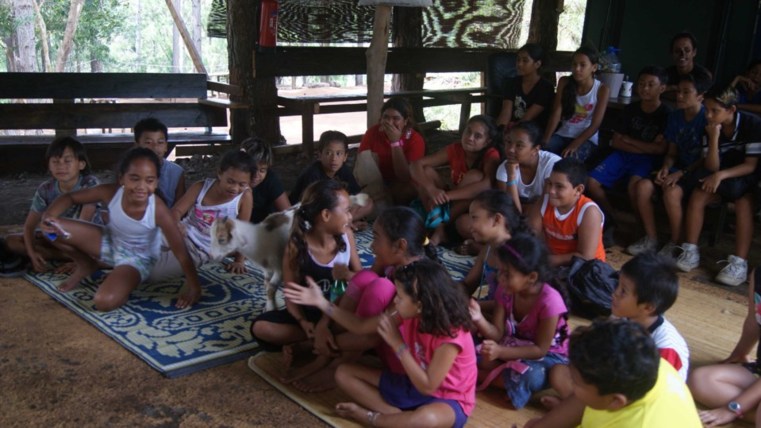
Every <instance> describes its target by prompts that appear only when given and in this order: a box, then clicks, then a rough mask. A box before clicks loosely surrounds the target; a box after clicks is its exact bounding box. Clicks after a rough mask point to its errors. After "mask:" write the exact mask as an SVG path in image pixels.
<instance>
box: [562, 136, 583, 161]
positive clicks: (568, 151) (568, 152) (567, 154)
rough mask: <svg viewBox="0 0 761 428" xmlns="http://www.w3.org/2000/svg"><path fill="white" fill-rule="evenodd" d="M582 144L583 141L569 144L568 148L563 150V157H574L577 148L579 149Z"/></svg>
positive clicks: (574, 141)
mask: <svg viewBox="0 0 761 428" xmlns="http://www.w3.org/2000/svg"><path fill="white" fill-rule="evenodd" d="M582 143H583V141H577V140H573V141H571V144H569V145H568V147H566V148H565V150H563V157H564V158H568V157H573V156H574V155H576V151H577V150H579V147H581V144H582Z"/></svg>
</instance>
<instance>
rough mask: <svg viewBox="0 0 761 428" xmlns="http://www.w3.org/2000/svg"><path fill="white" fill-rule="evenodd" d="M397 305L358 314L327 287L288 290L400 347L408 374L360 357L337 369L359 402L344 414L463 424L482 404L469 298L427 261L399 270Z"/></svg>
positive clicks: (389, 422)
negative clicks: (336, 301)
mask: <svg viewBox="0 0 761 428" xmlns="http://www.w3.org/2000/svg"><path fill="white" fill-rule="evenodd" d="M394 281H395V284H394V285H395V287H396V297H395V298H394V308H393V310H392V311H390V313H389V312H387V313H385V314H382V315H380V316H377V317H375V318H372V319H364V320H358V319H357V318H356V317H355V316H353V315H352V314H351V313H350V312H349V311H346V310H343V309H340V308H339V307H337V306H335V305H333V304H331V303H330V302H328V301H327V300H325V299H324V297H322V295H321V293H320V290H319V288H318V287H317V286H316V285H312V284H310V287H309V288H301V287H299V286H298V285H292V284H287V285H286V287H287V288H286V291H285V295H286V298H287V299H288V300H290V301H291V302H294V303H298V304H305V305H312V306H316V307H318V308H319V309H320V310H322V311H323V312H324V313H325V314H327V315H328V316H330V317H331V318H333V320H335V321H336V322H338V323H339V324H341V325H343V326H344V327H346V328H347V329H348V330H349V331H352V332H355V333H367V332H371V331H377V332H378V334H380V336H381V337H382V338H383V340H384V341H385V342H386V343H387V344H388V345H389V346H390V347H391V348H392V349H394V350H395V353H396V356H397V358H399V361H400V362H401V365H402V367H403V368H404V374H396V373H392V372H390V371H382V370H379V369H375V368H370V367H365V366H361V365H359V364H355V363H349V364H342V365H340V366H339V367H338V369H337V370H336V382H337V383H338V386H339V387H340V388H341V389H343V390H344V392H346V394H347V395H348V396H350V397H353V398H355V399H356V401H357V402H356V403H354V402H349V403H338V404H337V405H336V412H338V414H339V415H341V416H343V417H345V418H348V419H353V420H355V421H357V422H359V423H362V424H367V425H371V426H375V425H377V426H418V425H422V423H423V422H422V421H428V422H430V424H431V425H435V426H455V427H462V426H464V425H465V422H467V418H468V416H469V415H470V414H471V412H472V411H473V408H474V407H475V404H476V378H477V368H476V355H475V349H474V345H473V339H472V336H471V334H470V328H471V325H472V324H471V321H470V315H469V313H468V307H467V298H466V296H465V294H464V293H463V292H462V288H460V287H458V286H457V285H456V284H455V283H454V281H453V280H452V278H451V277H450V276H449V274H448V273H447V271H446V270H445V269H444V268H443V267H442V266H441V265H439V264H437V263H436V262H433V261H431V260H428V259H422V260H419V261H417V262H414V263H411V264H409V265H406V266H404V267H401V268H398V269H396V271H395V272H394Z"/></svg>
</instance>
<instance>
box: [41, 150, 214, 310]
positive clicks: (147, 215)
mask: <svg viewBox="0 0 761 428" xmlns="http://www.w3.org/2000/svg"><path fill="white" fill-rule="evenodd" d="M159 168H160V164H159V158H158V156H156V154H155V153H153V152H152V151H151V150H150V149H146V148H139V147H138V148H134V149H131V150H129V151H128V152H127V153H126V154H125V155H124V157H123V158H122V161H121V162H120V165H119V177H118V183H113V184H103V185H100V186H95V187H91V188H87V189H83V190H80V191H77V192H71V193H67V194H65V195H62V196H61V197H59V198H58V199H56V200H55V201H54V202H53V203H52V204H50V206H49V207H48V209H47V211H45V213H44V214H43V216H42V219H43V220H42V224H41V228H42V230H43V232H44V233H45V234H46V236H47V237H48V239H49V240H50V241H51V242H52V244H53V245H54V246H56V247H58V248H59V249H61V250H62V251H63V252H64V253H65V254H66V255H67V256H69V257H70V258H71V259H72V260H74V264H75V266H76V268H75V271H74V272H73V273H72V274H71V276H70V277H69V278H68V279H67V280H66V281H65V282H64V283H63V284H61V285H60V286H59V289H60V290H61V291H64V292H66V291H69V290H72V289H74V288H75V287H77V286H78V285H79V282H80V281H81V280H82V279H84V278H86V277H87V276H89V275H90V274H92V273H93V272H94V271H95V270H97V269H98V265H99V264H106V265H108V266H112V267H113V270H112V271H111V273H109V274H108V275H106V277H105V279H104V280H103V282H102V283H101V284H100V285H99V286H98V290H97V291H96V292H95V296H94V298H93V303H94V305H95V308H96V309H97V310H100V311H110V310H112V309H116V308H118V307H119V306H121V305H123V304H124V303H126V302H127V299H128V298H129V294H130V293H131V292H132V290H134V289H135V288H136V287H137V286H138V285H140V283H141V282H143V281H145V280H146V279H147V277H148V275H149V273H150V271H151V269H152V267H153V265H154V263H155V262H156V259H157V258H158V255H159V251H160V245H161V238H160V234H161V233H163V235H164V236H165V237H166V241H167V243H168V244H169V246H170V247H171V249H172V252H173V253H174V255H175V258H176V259H177V260H178V262H177V263H178V265H180V266H181V270H182V271H183V272H184V273H185V277H186V284H185V285H186V286H185V287H183V288H182V289H181V290H182V291H181V293H180V296H179V298H178V299H177V304H176V306H177V307H179V308H184V307H187V306H190V305H192V304H194V303H195V302H196V301H198V299H199V298H200V297H201V285H200V282H199V280H198V275H197V273H196V270H195V266H194V265H193V261H192V259H191V258H190V255H189V254H188V252H187V249H186V248H185V244H184V241H183V239H182V235H181V234H180V231H179V229H178V228H177V224H176V222H174V221H173V219H172V214H171V213H170V211H169V209H168V208H167V207H166V205H164V202H163V201H161V200H160V199H159V198H157V197H156V196H155V195H154V192H155V191H156V187H157V186H158V182H159ZM95 202H100V203H103V204H104V205H105V204H107V205H108V207H109V211H110V221H109V224H108V225H107V226H105V227H104V226H100V225H96V224H93V223H87V222H83V221H78V220H71V219H64V218H59V216H60V215H61V214H62V213H63V212H65V211H66V209H67V208H68V207H70V206H72V205H75V204H88V203H95Z"/></svg>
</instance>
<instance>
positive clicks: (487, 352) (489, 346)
mask: <svg viewBox="0 0 761 428" xmlns="http://www.w3.org/2000/svg"><path fill="white" fill-rule="evenodd" d="M500 348H502V346H500V345H499V344H498V343H497V342H495V341H493V340H484V343H482V344H481V356H482V357H484V358H485V359H486V361H494V360H496V359H497V358H499V351H500Z"/></svg>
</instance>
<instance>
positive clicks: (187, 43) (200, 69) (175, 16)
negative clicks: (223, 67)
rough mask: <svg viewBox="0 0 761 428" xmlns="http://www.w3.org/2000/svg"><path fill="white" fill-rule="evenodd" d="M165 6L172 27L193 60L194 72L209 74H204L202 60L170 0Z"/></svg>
mask: <svg viewBox="0 0 761 428" xmlns="http://www.w3.org/2000/svg"><path fill="white" fill-rule="evenodd" d="M166 6H167V7H168V8H169V13H171V14H172V19H173V20H174V25H176V26H177V29H178V30H180V35H181V36H182V40H183V41H184V42H185V46H186V47H187V48H188V53H189V54H190V59H192V60H193V65H195V67H196V71H198V72H199V73H203V74H209V73H207V72H206V67H204V65H203V60H202V59H201V54H200V53H199V52H198V49H196V45H195V44H194V43H193V38H192V37H191V36H190V33H189V32H188V28H187V27H185V22H184V21H183V20H182V16H181V15H180V12H179V11H178V10H177V8H175V7H174V2H173V1H172V0H166Z"/></svg>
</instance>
